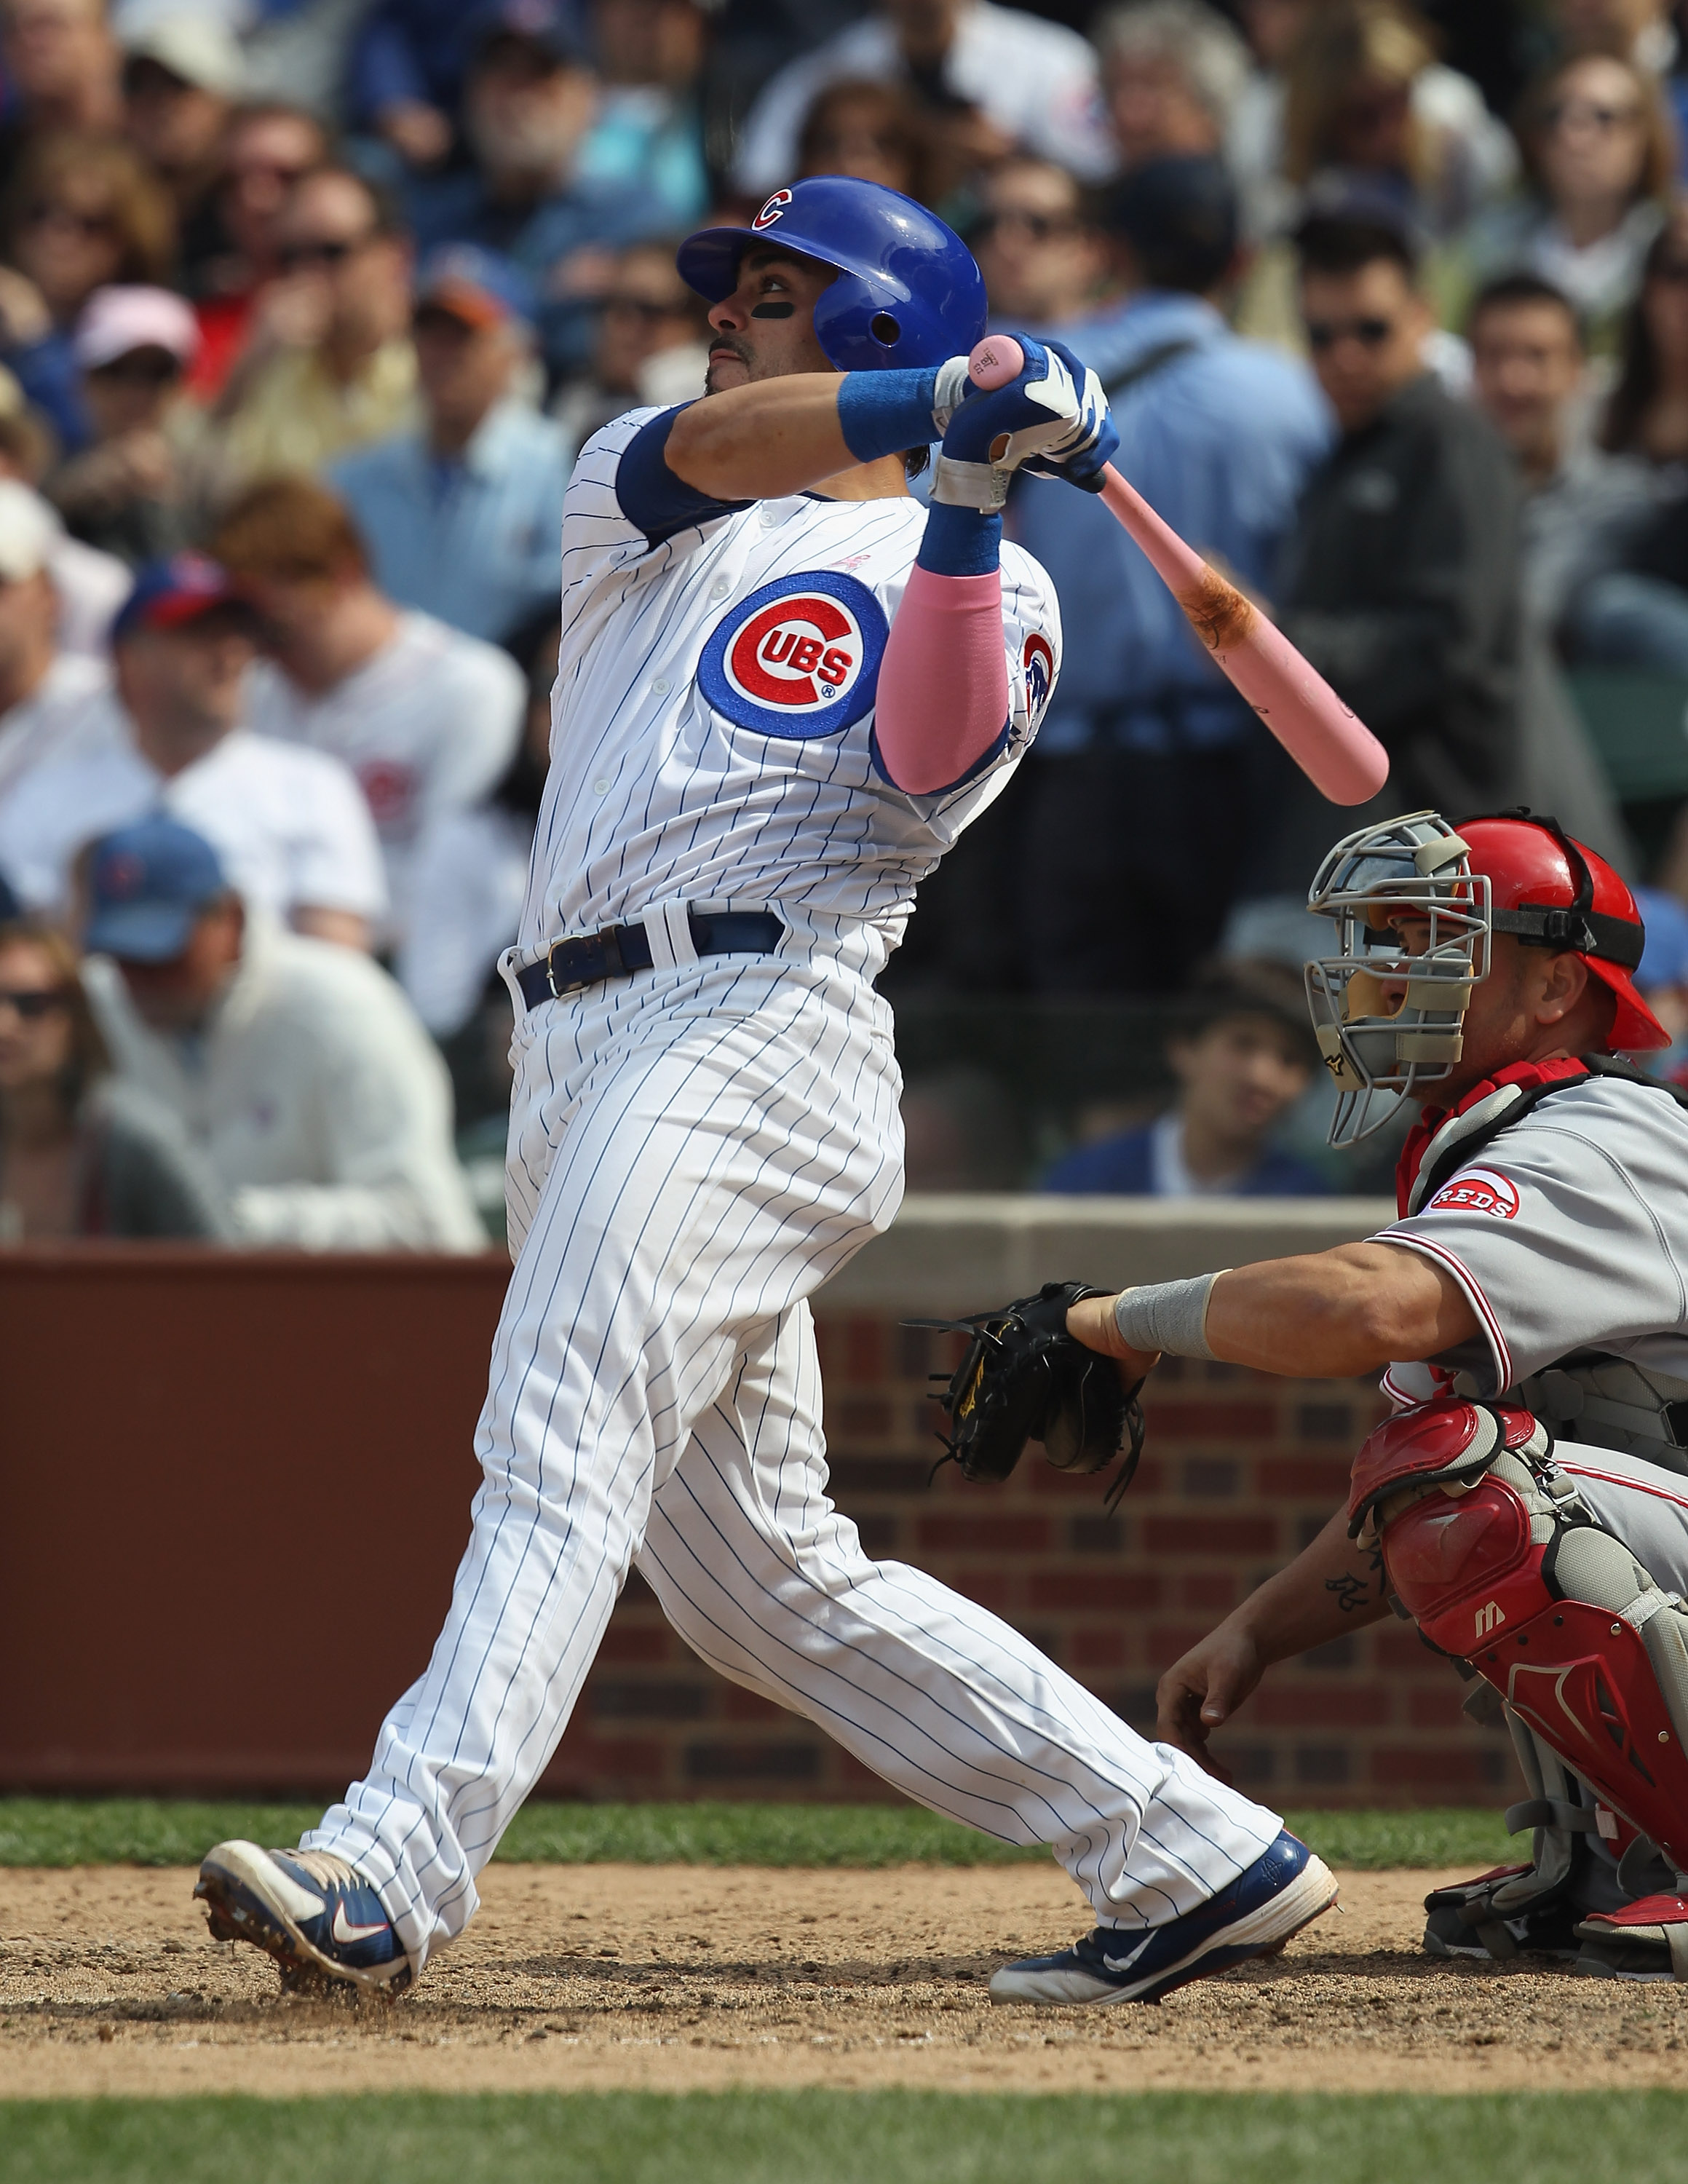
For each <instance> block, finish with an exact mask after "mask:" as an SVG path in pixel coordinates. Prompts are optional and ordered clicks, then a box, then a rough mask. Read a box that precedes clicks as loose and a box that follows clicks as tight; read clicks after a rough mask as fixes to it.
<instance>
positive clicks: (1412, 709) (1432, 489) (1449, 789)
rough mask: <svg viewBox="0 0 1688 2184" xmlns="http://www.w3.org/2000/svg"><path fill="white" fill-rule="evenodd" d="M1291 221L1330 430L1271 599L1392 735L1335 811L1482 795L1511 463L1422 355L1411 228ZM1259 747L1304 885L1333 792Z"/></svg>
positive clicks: (1496, 756)
mask: <svg viewBox="0 0 1688 2184" xmlns="http://www.w3.org/2000/svg"><path fill="white" fill-rule="evenodd" d="M1296 241H1297V244H1298V247H1299V250H1300V254H1301V285H1300V294H1301V313H1302V318H1303V321H1304V324H1305V327H1306V339H1307V346H1308V348H1309V349H1310V350H1311V352H1312V364H1313V369H1314V370H1315V372H1316V373H1317V374H1318V381H1319V384H1320V386H1321V387H1323V390H1324V394H1325V398H1326V400H1327V401H1328V402H1329V405H1330V408H1331V410H1332V412H1333V414H1334V418H1335V421H1336V425H1337V427H1338V431H1339V433H1340V437H1339V438H1338V441H1337V443H1336V445H1335V447H1334V448H1333V450H1332V452H1331V454H1330V455H1329V458H1328V459H1327V460H1326V461H1325V462H1324V464H1323V465H1322V466H1321V468H1320V469H1319V470H1318V471H1316V472H1315V474H1314V476H1313V477H1312V480H1311V482H1310V483H1309V485H1308V487H1307V490H1306V493H1305V495H1304V496H1303V499H1302V501H1301V509H1300V511H1299V513H1298V515H1297V519H1296V522H1295V529H1294V532H1293V533H1292V535H1291V537H1290V541H1289V544H1288V549H1287V551H1286V554H1285V555H1284V562H1283V566H1282V570H1281V573H1280V582H1279V590H1278V594H1277V597H1278V600H1279V604H1278V606H1277V608H1276V609H1275V610H1274V611H1275V612H1276V615H1277V617H1278V619H1279V621H1280V622H1281V624H1282V627H1284V630H1285V631H1286V632H1288V634H1289V635H1290V638H1292V640H1293V641H1294V642H1295V644H1296V645H1298V646H1299V647H1300V648H1301V651H1302V652H1303V653H1304V654H1305V655H1306V657H1307V659H1309V660H1311V661H1312V664H1313V666H1315V667H1317V668H1318V670H1319V671H1320V672H1321V673H1322V674H1323V676H1324V677H1326V678H1327V680H1328V681H1329V682H1330V683H1331V684H1332V685H1333V686H1334V688H1335V689H1336V691H1337V692H1338V694H1340V696H1341V697H1343V698H1345V699H1346V700H1347V702H1348V703H1349V705H1351V706H1352V707H1353V708H1354V710H1355V711H1356V712H1357V714H1358V715H1359V716H1360V718H1361V719H1362V721H1365V722H1366V724H1367V725H1368V727H1370V728H1371V729H1372V731H1373V733H1374V734H1376V735H1377V737H1378V738H1379V740H1380V741H1381V742H1382V744H1383V745H1384V749H1386V750H1387V751H1388V753H1389V757H1390V776H1389V779H1388V781H1387V782H1386V783H1384V788H1383V791H1382V794H1380V795H1379V797H1378V798H1377V799H1375V801H1374V802H1373V804H1371V805H1362V806H1361V807H1359V808H1358V809H1357V810H1356V811H1354V812H1353V813H1352V815H1351V816H1346V815H1345V819H1344V824H1345V825H1346V826H1354V827H1360V826H1365V825H1368V824H1369V823H1371V822H1372V821H1373V818H1376V819H1382V818H1384V817H1385V816H1388V815H1389V814H1390V813H1391V812H1396V811H1419V810H1422V809H1423V808H1424V807H1425V806H1426V805H1433V806H1435V807H1436V808H1437V809H1439V810H1441V811H1488V810H1492V809H1493V808H1494V807H1495V806H1496V805H1498V804H1504V803H1505V802H1506V801H1507V793H1508V791H1509V789H1510V788H1511V787H1512V784H1513V778H1514V774H1515V770H1516V765H1517V705H1516V678H1517V671H1518V621H1519V616H1518V530H1519V487H1518V473H1517V471H1516V470H1515V469H1514V467H1513V461H1512V459H1511V457H1510V455H1509V454H1508V453H1507V448H1506V447H1505V445H1504V443H1502V442H1501V439H1500V437H1499V436H1498V435H1497V434H1496V432H1495V431H1494V429H1493V427H1492V426H1490V424H1489V422H1488V421H1487V420H1486V419H1485V417H1483V416H1482V415H1479V413H1478V411H1477V410H1475V409H1473V408H1472V407H1471V406H1470V405H1469V404H1464V403H1461V402H1457V401H1455V400H1454V399H1453V398H1451V396H1450V395H1449V394H1447V393H1446V392H1445V391H1444V389H1443V387H1442V386H1441V384H1440V381H1439V380H1438V379H1437V378H1436V377H1435V376H1434V375H1433V374H1432V373H1430V372H1429V371H1428V370H1426V369H1425V365H1424V345H1425V342H1426V339H1427V337H1428V336H1429V333H1430V331H1432V328H1433V326H1434V324H1435V320H1434V316H1433V314H1432V312H1431V309H1430V306H1429V302H1428V301H1427V299H1426V298H1425V295H1424V292H1423V288H1422V287H1421V285H1420V283H1419V281H1418V269H1417V266H1416V264H1415V260H1414V256H1413V251H1412V242H1411V240H1410V239H1409V237H1408V235H1407V232H1406V231H1404V230H1402V229H1401V228H1400V227H1395V226H1385V225H1384V223H1383V222H1382V221H1381V220H1362V219H1359V218H1344V217H1342V216H1340V215H1338V214H1318V215H1316V216H1314V217H1313V218H1311V219H1309V220H1306V222H1304V224H1303V225H1302V226H1301V230H1300V231H1299V232H1298V235H1297V237H1296ZM1273 765H1274V769H1275V771H1276V772H1277V774H1278V776H1279V781H1280V783H1281V784H1282V787H1281V791H1280V793H1281V794H1282V797H1283V805H1282V816H1281V817H1280V818H1279V820H1278V822H1276V825H1275V828H1274V832H1275V835H1276V857H1275V872H1276V876H1277V885H1278V889H1279V890H1281V891H1282V892H1284V893H1286V894H1300V895H1302V896H1305V892H1306V884H1307V876H1308V874H1309V873H1310V872H1313V871H1314V870H1315V869H1316V868H1317V866H1318V861H1319V859H1320V857H1321V856H1322V855H1323V853H1324V851H1325V850H1327V849H1329V834H1330V807H1329V805H1327V804H1326V803H1325V802H1324V801H1323V799H1322V798H1321V797H1320V796H1319V794H1318V791H1317V790H1316V789H1314V788H1312V786H1311V784H1310V783H1307V782H1306V780H1305V779H1304V778H1303V777H1301V775H1299V774H1298V773H1296V772H1295V769H1294V768H1293V767H1292V766H1290V764H1289V762H1288V760H1284V759H1281V758H1278V757H1275V756H1274V760H1273Z"/></svg>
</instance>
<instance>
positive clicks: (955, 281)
mask: <svg viewBox="0 0 1688 2184" xmlns="http://www.w3.org/2000/svg"><path fill="white" fill-rule="evenodd" d="M753 242H766V243H768V244H769V245H770V246H777V248H780V249H782V250H788V251H789V252H790V253H791V254H792V256H793V257H794V258H813V259H817V260H818V261H819V262H820V263H821V264H822V265H835V266H837V268H838V278H837V280H835V281H833V283H832V285H831V287H828V288H827V289H826V290H824V291H823V292H822V295H821V298H820V299H819V301H818V302H817V303H816V305H815V331H816V336H817V337H818V338H819V340H820V343H821V346H822V348H823V349H824V350H825V351H826V353H827V356H828V358H829V359H831V361H832V362H833V364H835V365H837V366H838V370H840V371H881V370H886V369H888V368H889V369H895V368H899V367H903V368H907V367H914V368H916V369H918V368H920V367H921V366H922V365H933V364H942V363H943V361H944V359H945V357H950V356H965V355H966V354H967V352H968V350H969V349H971V348H972V346H973V344H974V343H976V342H978V341H979V340H981V339H982V338H983V334H984V315H985V297H984V276H983V275H982V274H981V273H980V271H979V270H978V266H977V265H974V263H973V254H972V251H970V250H969V249H968V248H967V244H966V243H965V242H962V240H961V237H960V236H959V235H957V234H956V233H955V231H954V229H952V228H948V227H946V226H944V223H943V221H942V220H939V218H938V216H937V214H935V213H930V212H928V210H927V209H926V207H925V206H924V205H922V204H916V203H915V201H914V199H913V198H905V196H904V195H903V194H902V192H900V190H888V189H884V188H883V187H881V186H880V184H878V183H877V182H863V181H857V180H856V179H855V176H854V175H811V177H810V179H809V180H808V181H802V182H794V183H793V184H792V186H791V187H790V188H789V189H788V190H776V191H775V192H774V193H773V195H772V197H771V198H769V199H768V201H767V203H766V204H765V205H764V206H763V207H762V209H761V210H760V212H759V213H758V214H756V217H755V220H754V221H753V222H752V223H751V225H750V226H749V227H705V228H704V229H701V230H700V231H699V233H697V234H696V235H693V236H688V237H687V239H686V241H685V242H682V244H681V246H680V249H679V253H678V256H677V259H676V263H677V265H678V266H679V268H680V277H681V278H682V280H683V281H685V283H686V285H687V287H689V288H695V289H696V290H697V292H698V293H699V295H700V296H706V297H707V298H709V300H710V303H712V304H719V303H721V301H722V300H723V299H724V298H726V297H728V296H730V295H731V294H732V293H733V290H734V288H735V287H737V286H738V261H739V259H741V258H742V257H743V256H744V253H745V251H746V250H747V249H749V247H750V245H751V244H752V243H753Z"/></svg>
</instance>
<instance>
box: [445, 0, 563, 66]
mask: <svg viewBox="0 0 1688 2184" xmlns="http://www.w3.org/2000/svg"><path fill="white" fill-rule="evenodd" d="M471 35H472V38H473V51H474V53H475V55H476V58H477V59H478V58H479V57H480V56H481V54H482V53H485V52H486V50H487V47H488V46H492V45H496V44H498V43H499V42H500V41H501V40H503V39H505V38H508V39H510V40H511V41H512V42H515V43H518V44H521V45H524V46H532V47H536V48H537V49H538V51H539V52H540V53H544V54H545V55H547V56H548V58H550V59H551V60H554V61H555V62H556V63H557V64H558V65H559V66H560V67H562V68H584V67H586V66H587V65H588V62H589V60H590V58H591V57H590V53H589V51H588V45H587V41H586V39H585V37H584V36H582V31H581V26H580V19H579V17H578V15H577V14H576V12H575V10H574V9H573V8H571V7H568V6H565V5H560V4H559V0H492V4H491V6H489V7H485V8H479V9H477V10H476V14H475V16H474V20H473V25H472V32H471Z"/></svg>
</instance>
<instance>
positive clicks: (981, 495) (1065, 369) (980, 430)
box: [933, 334, 1119, 510]
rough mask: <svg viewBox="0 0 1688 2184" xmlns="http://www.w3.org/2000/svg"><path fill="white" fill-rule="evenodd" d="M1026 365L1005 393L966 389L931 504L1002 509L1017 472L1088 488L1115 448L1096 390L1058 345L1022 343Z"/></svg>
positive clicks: (1090, 375) (1092, 378)
mask: <svg viewBox="0 0 1688 2184" xmlns="http://www.w3.org/2000/svg"><path fill="white" fill-rule="evenodd" d="M1017 340H1018V341H1019V343H1020V346H1021V348H1022V352H1023V354H1024V357H1025V364H1024V367H1023V369H1022V370H1021V372H1020V374H1019V376H1017V378H1014V379H1011V380H1010V382H1008V384H1007V385H1006V387H994V388H993V389H991V390H989V392H986V391H985V390H984V389H983V388H980V387H972V386H969V387H968V388H967V392H966V393H965V396H964V398H962V399H961V401H960V402H959V404H957V406H956V408H955V410H954V412H953V414H952V415H951V416H950V421H949V426H948V429H947V430H946V431H945V432H944V446H943V452H942V454H940V456H939V464H938V474H937V476H936V478H935V479H934V481H933V499H934V500H937V501H940V502H952V503H955V504H959V505H961V506H963V507H968V508H976V509H980V510H990V509H994V508H1000V507H1001V505H1002V504H1003V501H1004V499H1005V498H1006V494H1007V490H1008V480H1009V477H1010V476H1011V473H1012V472H1013V471H1016V470H1017V469H1019V468H1021V467H1022V466H1023V467H1025V468H1028V469H1032V470H1035V471H1040V472H1042V473H1043V474H1045V476H1053V477H1064V478H1067V479H1068V480H1069V481H1070V482H1072V483H1073V484H1084V485H1087V486H1092V488H1093V489H1094V486H1093V481H1095V480H1099V476H1100V470H1101V466H1102V465H1103V464H1104V463H1105V462H1106V461H1107V460H1108V458H1109V457H1110V456H1111V454H1113V453H1114V451H1115V449H1116V448H1117V447H1118V445H1119V435H1118V434H1117V432H1115V430H1114V427H1113V422H1112V420H1111V418H1110V417H1109V415H1108V407H1107V402H1106V398H1105V397H1104V395H1103V393H1102V388H1101V382H1100V381H1099V380H1098V379H1097V377H1096V375H1095V372H1093V371H1089V370H1086V368H1085V367H1084V365H1081V364H1080V363H1079V361H1078V358H1077V357H1076V356H1074V355H1073V354H1072V350H1071V349H1069V348H1066V347H1064V346H1063V345H1062V344H1061V343H1058V342H1051V343H1047V344H1045V343H1042V342H1038V341H1033V339H1032V338H1031V337H1030V336H1029V335H1024V334H1022V335H1019V336H1017Z"/></svg>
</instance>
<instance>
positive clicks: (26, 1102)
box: [0, 904, 226, 1244]
mask: <svg viewBox="0 0 1688 2184" xmlns="http://www.w3.org/2000/svg"><path fill="white" fill-rule="evenodd" d="M223 1234H226V1215H225V1212H224V1206H223V1197H222V1192H221V1190H220V1188H219V1187H218V1185H217V1184H216V1182H215V1180H214V1178H213V1177H212V1175H211V1174H210V1172H209V1169H208V1168H207V1167H205V1166H204V1164H203V1162H201V1161H200V1159H199V1158H198V1155H197V1154H196V1153H195V1152H194V1151H193V1150H192V1146H191V1145H190V1144H189V1143H188V1140H187V1134H186V1133H185V1132H184V1131H183V1130H182V1128H181V1125H180V1124H179V1123H177V1122H176V1120H175V1117H173V1116H172V1115H171V1114H170V1111H169V1110H168V1108H165V1107H164V1106H160V1105H159V1103H158V1102H157V1101H155V1100H153V1099H152V1098H150V1097H149V1096H148V1095H147V1094H146V1093H144V1092H142V1091H141V1090H140V1089H138V1087H136V1086H134V1085H130V1084H122V1083H120V1081H119V1080H118V1079H116V1078H114V1076H113V1075H112V1073H111V1060H110V1056H109V1052H108V1050H107V1047H106V1043H105V1039H104V1038H103V1035H102V1034H101V1032H100V1028H99V1026H98V1024H97V1022H96V1021H95V1018H94V1014H93V1011H92V1007H91V1006H90V1005H89V1000H88V996H87V994H86V990H85V989H84V988H83V985H82V979H81V966H80V965H79V964H78V962H77V960H76V954H75V950H74V949H73V948H72V947H71V946H70V943H69V941H67V940H66V939H64V937H63V936H62V935H61V934H59V933H53V932H50V931H48V930H47V929H46V928H42V927H39V926H34V925H30V924H26V923H24V922H19V920H18V918H17V915H16V905H15V904H14V905H12V906H11V913H10V917H9V919H8V915H7V912H6V910H5V907H4V905H0V1244H26V1243H47V1242H53V1241H56V1240H60V1239H62V1238H65V1237H70V1236H129V1237H138V1236H152V1237H161V1236H174V1237H195V1238H200V1239H203V1240H205V1241H207V1242H209V1241H212V1240H215V1239H217V1238H220V1237H221V1236H222V1235H223Z"/></svg>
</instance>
